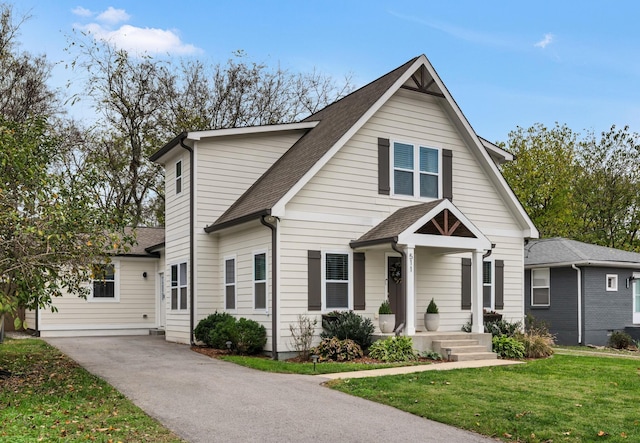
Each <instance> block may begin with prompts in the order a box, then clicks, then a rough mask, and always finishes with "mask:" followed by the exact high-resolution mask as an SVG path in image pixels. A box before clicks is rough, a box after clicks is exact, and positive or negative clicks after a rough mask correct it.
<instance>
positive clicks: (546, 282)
mask: <svg viewBox="0 0 640 443" xmlns="http://www.w3.org/2000/svg"><path fill="white" fill-rule="evenodd" d="M550 283H551V282H550V278H549V268H540V269H532V270H531V306H549V305H550V302H551V299H550V292H551V291H550V288H551V284H550Z"/></svg>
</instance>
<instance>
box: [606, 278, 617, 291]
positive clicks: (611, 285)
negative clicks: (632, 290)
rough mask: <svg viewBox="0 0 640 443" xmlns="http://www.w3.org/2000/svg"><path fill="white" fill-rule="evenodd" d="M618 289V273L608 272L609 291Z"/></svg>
mask: <svg viewBox="0 0 640 443" xmlns="http://www.w3.org/2000/svg"><path fill="white" fill-rule="evenodd" d="M617 290H618V274H607V291H610V292H614V291H617Z"/></svg>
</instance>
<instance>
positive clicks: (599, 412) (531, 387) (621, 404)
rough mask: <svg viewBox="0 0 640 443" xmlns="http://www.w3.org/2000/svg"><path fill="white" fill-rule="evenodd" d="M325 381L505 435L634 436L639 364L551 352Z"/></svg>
mask: <svg viewBox="0 0 640 443" xmlns="http://www.w3.org/2000/svg"><path fill="white" fill-rule="evenodd" d="M327 385H328V386H330V387H332V388H334V389H337V390H340V391H343V392H346V393H349V394H352V395H356V396H359V397H363V398H367V399H369V400H373V401H376V402H379V403H383V404H387V405H390V406H393V407H395V408H398V409H402V410H404V411H407V412H410V413H412V414H416V415H419V416H422V417H426V418H429V419H432V420H436V421H439V422H442V423H446V424H450V425H453V426H456V427H459V428H464V429H468V430H472V431H475V432H478V433H480V434H484V435H488V436H491V437H499V438H501V439H503V440H506V441H522V442H550V441H553V442H583V441H607V442H614V441H615V442H617V441H624V442H630V441H640V413H639V412H638V411H639V409H638V402H639V400H640V367H639V366H638V362H637V361H633V360H629V359H622V358H606V357H584V356H569V355H555V356H554V357H552V358H549V359H544V360H536V361H531V362H529V363H527V364H524V365H514V366H500V367H487V368H480V369H460V370H451V371H426V372H420V373H415V374H407V375H396V376H385V377H374V378H362V379H346V380H335V381H330V382H328V383H327Z"/></svg>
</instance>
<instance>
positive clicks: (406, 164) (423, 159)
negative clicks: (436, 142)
mask: <svg viewBox="0 0 640 443" xmlns="http://www.w3.org/2000/svg"><path fill="white" fill-rule="evenodd" d="M393 193H394V195H406V196H411V197H417V198H438V197H439V196H440V151H439V150H438V149H435V148H428V147H426V146H419V145H412V144H408V143H397V142H396V143H394V144H393Z"/></svg>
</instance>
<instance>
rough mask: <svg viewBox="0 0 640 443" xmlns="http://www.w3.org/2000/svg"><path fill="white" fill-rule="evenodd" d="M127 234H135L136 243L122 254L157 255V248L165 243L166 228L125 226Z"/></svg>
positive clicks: (136, 255) (137, 255) (121, 254)
mask: <svg viewBox="0 0 640 443" xmlns="http://www.w3.org/2000/svg"><path fill="white" fill-rule="evenodd" d="M125 234H126V235H131V234H134V235H135V244H134V245H132V246H131V247H130V249H129V250H128V251H126V252H124V253H120V254H117V255H120V256H135V257H155V256H157V253H156V250H157V249H159V248H161V247H162V246H163V245H164V228H145V227H138V228H125Z"/></svg>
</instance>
